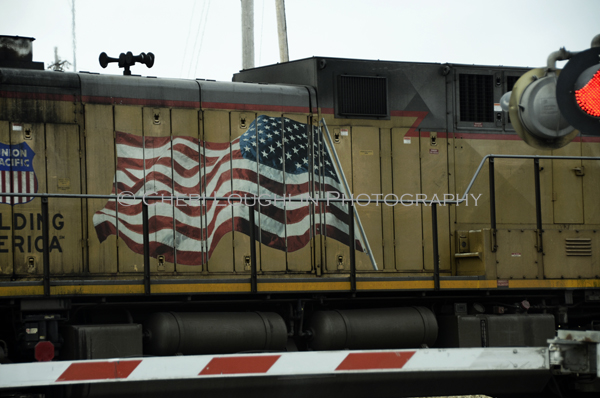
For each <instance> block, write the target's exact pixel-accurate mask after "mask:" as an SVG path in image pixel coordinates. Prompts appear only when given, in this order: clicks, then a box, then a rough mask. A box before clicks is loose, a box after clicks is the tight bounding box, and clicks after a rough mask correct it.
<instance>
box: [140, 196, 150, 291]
mask: <svg viewBox="0 0 600 398" xmlns="http://www.w3.org/2000/svg"><path fill="white" fill-rule="evenodd" d="M148 221H149V220H148V205H147V204H146V201H145V200H142V230H143V232H142V233H143V235H144V237H143V239H144V293H145V294H150V229H149V226H148Z"/></svg>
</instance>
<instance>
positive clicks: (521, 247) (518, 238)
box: [496, 229, 542, 279]
mask: <svg viewBox="0 0 600 398" xmlns="http://www.w3.org/2000/svg"><path fill="white" fill-rule="evenodd" d="M496 236H497V242H498V250H497V252H496V264H497V265H496V267H497V269H498V271H497V272H498V278H501V279H509V278H520V279H521V278H522V279H535V278H537V277H540V275H541V269H542V266H541V259H540V257H541V256H538V251H537V248H536V231H535V230H531V229H500V230H498V231H497V233H496Z"/></svg>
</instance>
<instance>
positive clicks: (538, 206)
mask: <svg viewBox="0 0 600 398" xmlns="http://www.w3.org/2000/svg"><path fill="white" fill-rule="evenodd" d="M533 171H534V177H535V223H536V229H537V231H536V235H537V237H536V239H537V251H538V252H542V251H543V250H544V246H543V243H542V196H541V193H540V160H539V159H534V160H533Z"/></svg>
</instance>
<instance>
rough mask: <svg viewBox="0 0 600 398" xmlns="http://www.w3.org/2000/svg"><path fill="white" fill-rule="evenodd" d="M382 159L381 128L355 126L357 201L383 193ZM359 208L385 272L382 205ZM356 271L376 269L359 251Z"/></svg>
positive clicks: (370, 245) (359, 204) (354, 182)
mask: <svg viewBox="0 0 600 398" xmlns="http://www.w3.org/2000/svg"><path fill="white" fill-rule="evenodd" d="M379 159H380V156H379V129H378V128H376V127H352V163H353V164H352V170H353V173H352V186H353V191H352V193H353V194H354V197H355V198H356V199H365V200H366V199H373V198H376V197H377V196H374V195H376V194H378V193H380V192H381V172H380V161H379ZM355 206H356V209H357V210H358V215H359V217H360V221H361V223H362V226H363V229H364V231H365V234H366V236H367V239H368V242H369V247H370V248H371V251H372V253H373V256H374V257H375V261H376V263H377V264H378V269H383V246H382V241H383V235H382V231H383V228H382V220H381V209H382V206H381V205H379V204H377V203H373V204H366V205H365V203H356V204H355ZM356 269H357V270H364V271H372V270H373V265H372V264H371V259H370V258H369V256H368V255H367V254H366V253H362V252H360V251H356Z"/></svg>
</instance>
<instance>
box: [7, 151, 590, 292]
mask: <svg viewBox="0 0 600 398" xmlns="http://www.w3.org/2000/svg"><path fill="white" fill-rule="evenodd" d="M488 159H489V162H488V167H489V173H490V174H489V185H490V187H489V189H490V224H491V230H492V251H495V250H496V248H497V246H496V239H495V233H496V204H495V203H496V201H495V178H494V164H495V161H494V160H495V159H533V160H534V177H535V182H534V184H535V195H536V198H535V201H536V229H537V231H536V232H537V242H538V245H537V249H538V251H539V252H541V251H542V248H543V246H542V233H543V231H542V215H541V196H540V176H539V173H540V167H539V161H540V159H551V160H552V159H557V160H600V157H593V156H550V155H495V154H489V155H485V156H484V157H483V159H482V160H481V162H480V163H479V166H478V167H477V170H476V171H475V173H474V174H473V177H472V178H471V181H470V182H469V184H468V185H467V188H466V189H465V193H464V194H463V196H462V198H461V199H458V200H444V204H448V205H452V204H454V205H458V204H460V203H462V202H464V201H466V200H467V195H468V194H469V192H470V190H471V188H472V187H473V184H474V183H475V180H476V179H477V177H478V176H479V173H480V172H481V169H482V168H483V165H484V164H485V162H486V161H487V160H488ZM125 193H127V195H126V196H123V194H124V193H121V194H118V195H114V194H113V195H97V194H57V193H12V192H11V193H4V192H3V193H0V197H39V198H42V240H43V252H44V253H43V285H44V295H45V296H50V255H49V251H48V248H49V214H48V202H49V200H48V199H49V198H74V199H109V200H118V201H121V200H141V201H142V218H143V220H142V222H143V241H144V293H145V294H150V288H151V283H150V282H151V281H150V278H151V275H150V237H149V227H148V206H150V204H148V203H147V202H146V200H161V201H165V200H167V201H170V202H171V203H173V201H179V200H184V201H187V200H202V201H206V200H212V201H215V200H217V201H231V199H232V197H211V196H197V197H194V198H191V197H182V196H164V195H161V196H157V195H148V196H146V195H142V196H139V195H134V194H133V193H130V192H125ZM249 198H252V197H251V196H249V197H240V198H236V200H234V201H233V202H234V203H242V202H243V200H246V199H249ZM285 200H286V201H289V202H307V201H308V199H307V198H285ZM310 201H311V202H313V203H315V202H324V203H325V202H326V203H329V202H341V203H347V204H348V206H349V209H348V214H352V212H353V210H354V209H353V207H354V204H355V203H378V204H379V203H384V204H397V203H398V202H397V201H396V202H392V201H388V200H385V199H372V200H371V199H368V200H367V199H355V198H343V199H336V198H315V199H312V198H311V199H310ZM402 203H411V204H416V203H422V204H426V205H427V204H429V205H430V206H431V213H432V217H431V218H432V244H433V262H434V264H433V269H434V275H433V280H434V289H435V290H440V275H439V273H440V272H439V251H438V250H439V248H438V239H437V203H439V201H434V200H425V199H416V200H403V201H402ZM255 204H256V200H254V201H253V204H252V205H248V204H247V202H246V206H248V207H249V223H250V244H251V247H250V257H251V292H252V293H257V291H258V289H257V262H256V236H255V227H256V222H255V220H254V218H255V215H254V211H256V205H255ZM349 228H350V231H349V234H348V235H349V240H350V242H349V247H350V248H353V247H354V239H355V236H354V217H350V222H349ZM350 263H351V264H350V290H351V291H352V292H356V253H355V250H350Z"/></svg>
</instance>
